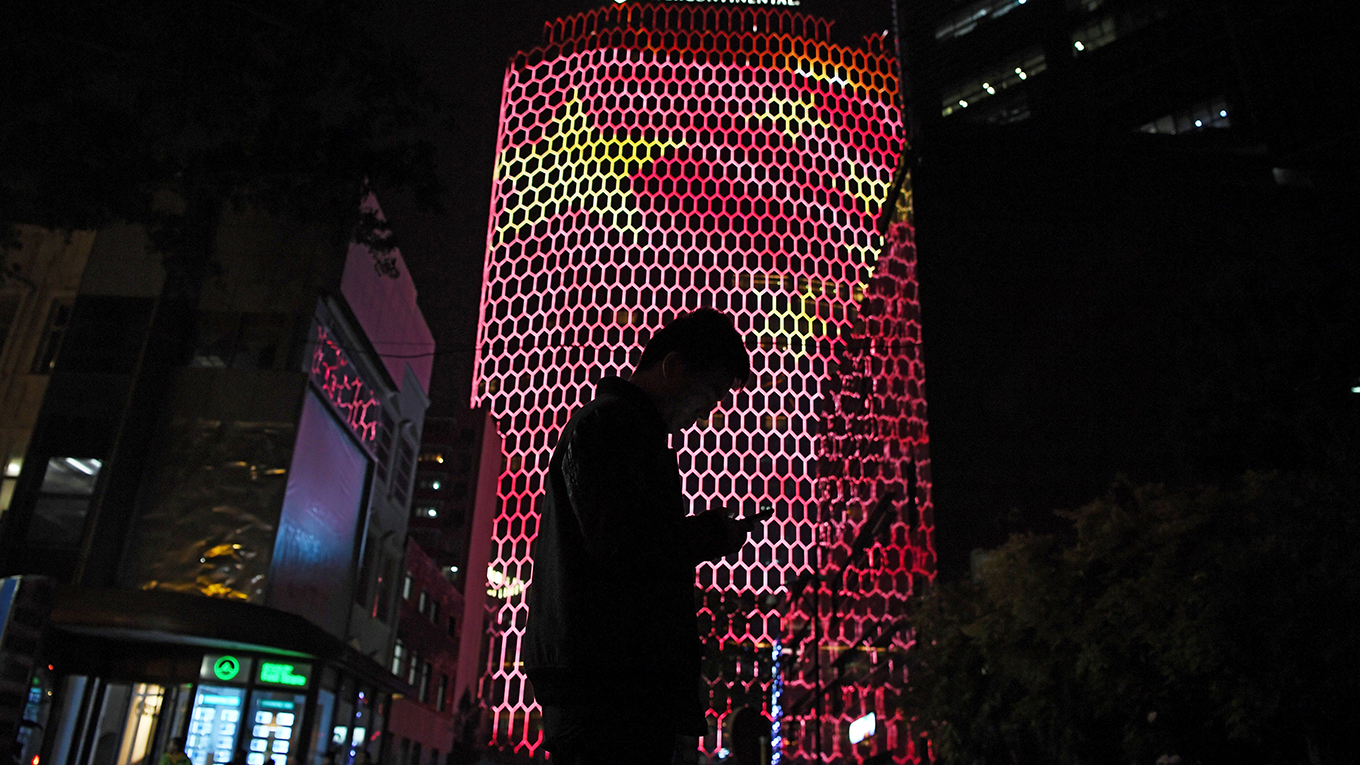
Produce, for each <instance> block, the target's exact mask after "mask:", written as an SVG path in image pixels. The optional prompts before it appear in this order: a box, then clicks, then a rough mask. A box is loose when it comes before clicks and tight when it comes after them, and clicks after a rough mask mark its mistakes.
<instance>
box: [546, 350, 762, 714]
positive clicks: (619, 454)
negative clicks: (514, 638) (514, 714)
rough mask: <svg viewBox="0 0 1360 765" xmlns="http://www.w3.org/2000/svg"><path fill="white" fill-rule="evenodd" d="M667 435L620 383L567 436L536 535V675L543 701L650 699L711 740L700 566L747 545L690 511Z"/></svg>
mask: <svg viewBox="0 0 1360 765" xmlns="http://www.w3.org/2000/svg"><path fill="white" fill-rule="evenodd" d="M666 437H667V433H666V425H665V422H664V421H663V419H662V417H661V414H660V412H658V411H657V409H656V407H655V406H654V405H653V404H652V402H651V400H650V399H649V398H647V395H646V394H645V393H643V391H642V390H641V389H639V388H637V387H636V386H634V385H633V384H631V383H629V382H626V381H624V380H622V379H620V378H617V377H606V378H604V379H603V380H601V381H600V383H599V385H598V387H597V389H596V398H595V400H594V401H591V402H590V403H588V404H586V405H585V406H583V407H582V408H581V409H580V410H579V411H577V412H576V414H575V415H574V416H573V417H572V418H571V421H570V422H568V423H567V426H566V428H564V429H563V431H562V436H561V438H560V440H559V441H558V443H557V448H556V449H555V450H554V451H553V456H552V462H551V463H550V464H549V466H548V476H547V496H546V497H545V501H544V504H543V507H542V515H541V520H540V521H539V524H540V525H539V529H538V537H537V538H536V539H535V540H534V550H533V560H534V570H533V584H532V585H531V586H530V587H529V620H528V625H527V628H526V630H525V635H524V639H525V642H526V646H525V650H524V652H523V657H524V669H525V672H526V674H527V675H528V676H529V680H530V682H532V683H533V686H534V695H535V697H536V698H537V700H538V701H539V703H541V704H545V705H559V706H569V705H593V704H596V703H603V704H606V705H607V704H612V703H619V702H621V701H623V700H624V699H629V698H645V699H649V705H650V706H651V708H652V709H653V710H654V713H656V714H659V715H664V714H667V713H668V712H670V713H673V714H674V715H675V717H674V719H675V721H676V722H677V724H678V725H679V728H680V730H681V731H682V732H692V733H694V734H695V735H699V734H701V733H702V732H703V726H704V722H703V709H704V697H703V695H702V694H701V680H700V676H699V662H700V658H701V655H702V648H701V645H700V643H699V635H698V625H697V620H696V618H695V607H694V567H695V566H696V565H697V564H698V563H699V562H701V561H704V560H712V559H715V558H719V557H721V556H723V555H727V554H731V553H733V552H736V550H735V549H730V548H725V543H724V541H723V534H722V525H721V520H720V519H719V518H718V516H717V515H716V514H711V513H705V514H701V515H697V516H687V515H686V510H687V502H686V501H685V497H684V494H683V493H682V490H681V482H680V471H679V469H678V468H677V466H676V461H675V452H674V451H672V450H671V449H670V448H669V447H668V446H667V444H666ZM672 703H673V704H674V708H673V709H670V710H668V709H665V707H669V706H670V705H671V704H672Z"/></svg>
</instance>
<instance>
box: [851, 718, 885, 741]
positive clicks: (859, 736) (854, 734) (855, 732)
mask: <svg viewBox="0 0 1360 765" xmlns="http://www.w3.org/2000/svg"><path fill="white" fill-rule="evenodd" d="M877 722H878V718H877V717H876V716H875V715H874V713H873V712H870V713H869V714H867V715H865V716H863V717H861V718H859V719H858V720H855V721H854V722H852V723H850V743H852V744H858V743H859V742H861V741H863V740H864V739H866V738H869V737H870V736H873V735H874V733H875V732H876V731H877Z"/></svg>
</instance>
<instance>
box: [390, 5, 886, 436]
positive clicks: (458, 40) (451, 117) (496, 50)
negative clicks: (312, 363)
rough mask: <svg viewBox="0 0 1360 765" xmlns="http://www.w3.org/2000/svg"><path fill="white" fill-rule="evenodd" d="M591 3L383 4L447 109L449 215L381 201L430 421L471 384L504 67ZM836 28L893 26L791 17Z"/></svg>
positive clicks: (434, 135)
mask: <svg viewBox="0 0 1360 765" xmlns="http://www.w3.org/2000/svg"><path fill="white" fill-rule="evenodd" d="M602 5H603V3H601V2H600V1H599V0H555V1H548V2H532V1H531V0H508V1H507V2H468V1H467V0H461V1H460V2H437V1H430V0H423V1H422V2H408V3H397V2H389V3H386V4H385V5H382V6H380V8H381V9H382V13H383V14H385V16H384V18H382V21H381V23H382V24H383V25H384V26H385V27H386V29H387V30H388V32H387V33H388V34H389V35H391V38H392V39H393V40H396V41H399V43H400V44H401V45H402V46H403V47H405V48H406V49H407V50H408V51H409V52H411V53H413V54H414V55H416V56H418V57H419V58H420V59H421V60H422V61H423V63H424V65H425V72H426V77H427V79H428V82H429V84H430V85H431V86H433V87H434V88H435V89H436V91H437V92H438V93H439V95H440V97H441V99H442V101H443V103H444V105H445V107H446V109H447V120H448V123H449V124H448V125H447V128H448V129H440V130H434V131H431V133H430V135H429V139H430V140H431V141H432V142H434V143H435V145H436V147H437V150H438V156H437V162H438V164H439V169H440V173H441V175H442V177H443V179H444V183H445V185H446V186H447V188H448V205H447V209H446V210H445V211H444V212H442V213H439V214H433V215H432V214H425V213H422V212H420V211H419V210H417V209H415V207H414V205H412V204H411V203H410V200H409V199H407V198H404V197H402V196H401V195H397V194H392V195H383V196H382V204H383V207H384V210H385V211H386V213H387V215H388V217H389V218H390V219H391V220H392V221H393V225H394V230H395V231H396V232H397V236H398V237H399V241H400V245H401V249H402V255H403V257H404V258H405V260H406V262H407V264H408V266H409V268H410V269H411V274H412V277H413V278H414V279H415V283H416V287H417V289H418V290H419V291H420V305H421V309H422V310H423V311H424V313H425V317H426V320H427V321H428V322H429V323H430V327H431V329H432V330H433V331H434V335H435V339H436V340H437V342H438V343H439V357H438V359H437V361H436V364H435V379H434V381H433V383H432V384H433V386H434V388H435V390H434V392H433V394H432V399H433V402H432V408H431V415H432V416H437V415H439V414H440V413H441V412H447V411H449V408H450V407H456V406H466V405H467V401H468V396H469V394H470V392H471V385H472V345H473V343H474V341H475V337H476V327H477V310H476V309H477V301H478V299H479V294H480V293H479V288H480V281H481V269H482V259H483V256H484V254H485V249H486V232H487V215H488V205H489V204H490V198H491V170H492V162H493V160H494V151H493V149H494V145H495V141H496V119H497V115H498V111H499V109H500V95H501V83H502V81H503V78H504V75H505V66H506V63H507V62H508V60H509V59H510V57H511V56H513V55H514V54H515V53H516V52H518V51H520V50H525V49H528V48H532V47H534V46H536V45H538V44H539V43H540V42H541V40H542V33H543V24H544V22H546V21H549V20H551V19H555V18H559V17H561V16H567V15H571V14H573V13H579V12H581V11H585V10H590V9H592V8H598V7H601V6H602ZM798 10H800V11H802V12H806V13H812V14H815V15H820V16H823V17H826V18H832V19H835V20H836V26H835V27H834V28H833V34H834V36H835V38H836V39H837V40H838V41H840V42H843V43H846V44H855V43H856V42H857V41H858V40H859V39H860V38H861V36H862V35H864V34H867V33H870V32H874V31H882V30H884V29H887V28H888V27H889V26H891V13H892V12H891V7H890V6H889V4H888V3H887V2H886V0H883V1H881V2H880V1H877V0H876V1H874V2H858V3H857V2H829V1H828V0H805V2H803V4H802V6H801V7H800V8H799V9H798Z"/></svg>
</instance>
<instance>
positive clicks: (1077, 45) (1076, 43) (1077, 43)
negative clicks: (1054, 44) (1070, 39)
mask: <svg viewBox="0 0 1360 765" xmlns="http://www.w3.org/2000/svg"><path fill="white" fill-rule="evenodd" d="M1072 47H1073V48H1076V49H1077V50H1086V46H1085V45H1082V43H1081V40H1077V41H1076V42H1074V43H1072Z"/></svg>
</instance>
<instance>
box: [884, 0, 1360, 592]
mask: <svg viewBox="0 0 1360 765" xmlns="http://www.w3.org/2000/svg"><path fill="white" fill-rule="evenodd" d="M900 12H901V16H900V26H901V28H902V30H904V33H903V37H904V39H903V46H902V54H903V57H904V60H905V62H906V63H905V70H906V74H907V78H906V79H907V81H908V83H909V87H908V88H907V90H906V93H907V101H908V104H909V106H910V112H911V122H912V127H913V130H912V133H913V136H912V143H913V147H914V150H915V159H916V160H917V162H918V163H919V164H918V166H917V169H916V172H915V173H914V176H913V190H914V194H915V202H916V205H915V213H916V224H917V231H918V244H919V246H920V248H921V252H922V253H923V257H922V261H921V280H922V300H923V313H924V316H925V321H924V322H923V327H924V328H925V342H924V347H925V352H926V355H927V359H926V361H927V365H928V366H929V367H930V369H931V378H932V380H931V411H932V415H931V422H932V427H933V432H932V444H931V448H932V455H933V457H934V477H935V480H936V484H935V486H936V497H935V500H936V503H937V505H938V506H939V507H941V508H946V512H944V513H941V514H940V516H939V528H938V536H937V540H938V544H939V547H938V550H939V553H940V560H941V566H942V570H943V571H944V572H945V573H946V575H950V574H953V573H957V572H959V571H961V570H963V569H964V568H966V566H967V561H968V554H969V550H970V549H972V548H975V547H981V546H991V545H994V544H997V543H999V542H1000V541H1002V540H1003V539H1004V538H1005V534H1006V533H1008V532H1009V531H1012V530H1016V529H1019V528H1046V527H1051V523H1052V519H1051V515H1050V514H1049V511H1050V510H1052V509H1056V508H1063V507H1075V506H1078V505H1080V504H1083V503H1085V502H1087V501H1090V500H1091V499H1093V498H1095V497H1096V496H1098V495H1099V494H1101V493H1103V492H1104V491H1105V490H1106V489H1107V488H1108V487H1109V485H1110V481H1111V480H1112V479H1114V477H1115V476H1116V475H1117V474H1120V473H1123V474H1125V475H1128V476H1129V477H1130V478H1132V479H1134V480H1156V481H1186V482H1202V481H1217V480H1223V479H1226V478H1228V477H1230V476H1233V475H1235V474H1239V473H1240V472H1241V471H1243V470H1246V469H1249V468H1255V469H1267V468H1290V467H1302V466H1323V465H1324V464H1327V463H1329V460H1334V457H1335V455H1336V454H1341V453H1353V452H1347V450H1348V449H1351V448H1352V446H1353V442H1349V441H1347V439H1349V438H1351V437H1350V436H1347V435H1346V433H1347V432H1351V433H1353V432H1354V428H1353V427H1349V426H1343V425H1342V424H1341V423H1346V422H1350V423H1352V424H1353V423H1354V420H1353V419H1348V418H1354V417H1355V409H1356V406H1355V404H1356V401H1355V399H1356V396H1355V395H1354V394H1353V393H1351V388H1352V387H1354V386H1355V384H1356V382H1355V377H1356V375H1357V374H1358V373H1360V369H1357V364H1358V363H1360V347H1357V343H1356V329H1357V326H1360V323H1358V322H1357V314H1356V309H1355V307H1354V301H1353V300H1352V299H1351V298H1350V297H1349V296H1350V295H1353V294H1354V289H1355V287H1356V284H1357V280H1356V266H1355V263H1356V258H1355V252H1354V250H1355V247H1354V244H1353V243H1354V241H1355V234H1356V232H1355V230H1354V229H1355V225H1354V215H1353V214H1352V212H1350V211H1352V210H1354V209H1355V206H1356V201H1357V200H1356V182H1355V180H1356V174H1355V169H1356V162H1355V158H1356V155H1355V151H1356V142H1355V141H1354V139H1353V135H1352V132H1351V131H1352V128H1351V127H1350V126H1349V124H1348V122H1347V120H1348V118H1347V117H1345V116H1344V115H1345V114H1346V109H1344V108H1343V106H1342V105H1343V104H1345V103H1347V102H1348V101H1349V100H1350V99H1349V92H1350V91H1351V90H1353V88H1352V87H1350V86H1348V85H1347V84H1346V83H1345V80H1346V78H1345V76H1344V75H1343V74H1341V73H1343V72H1347V71H1351V69H1352V68H1353V65H1352V64H1349V63H1347V62H1348V61H1350V60H1351V59H1353V58H1354V55H1353V53H1352V52H1351V51H1353V48H1354V46H1353V45H1351V44H1350V43H1349V42H1348V41H1346V40H1345V39H1344V37H1343V33H1342V28H1343V26H1344V25H1341V24H1339V23H1338V19H1337V18H1336V17H1335V16H1333V15H1332V13H1333V11H1332V7H1331V6H1330V5H1328V4H1319V3H1306V2H1274V3H1265V2H1257V1H1255V0H1252V1H1250V2H1241V3H1210V2H1198V1H1184V0H1182V1H1178V2H1170V1H1167V0H985V1H983V2H966V3H964V2H938V1H937V2H919V3H902V4H901V7H900ZM1343 442H1345V443H1343ZM1346 443H1351V446H1347V445H1346ZM1328 455H1332V456H1328ZM1332 464H1334V463H1332Z"/></svg>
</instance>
